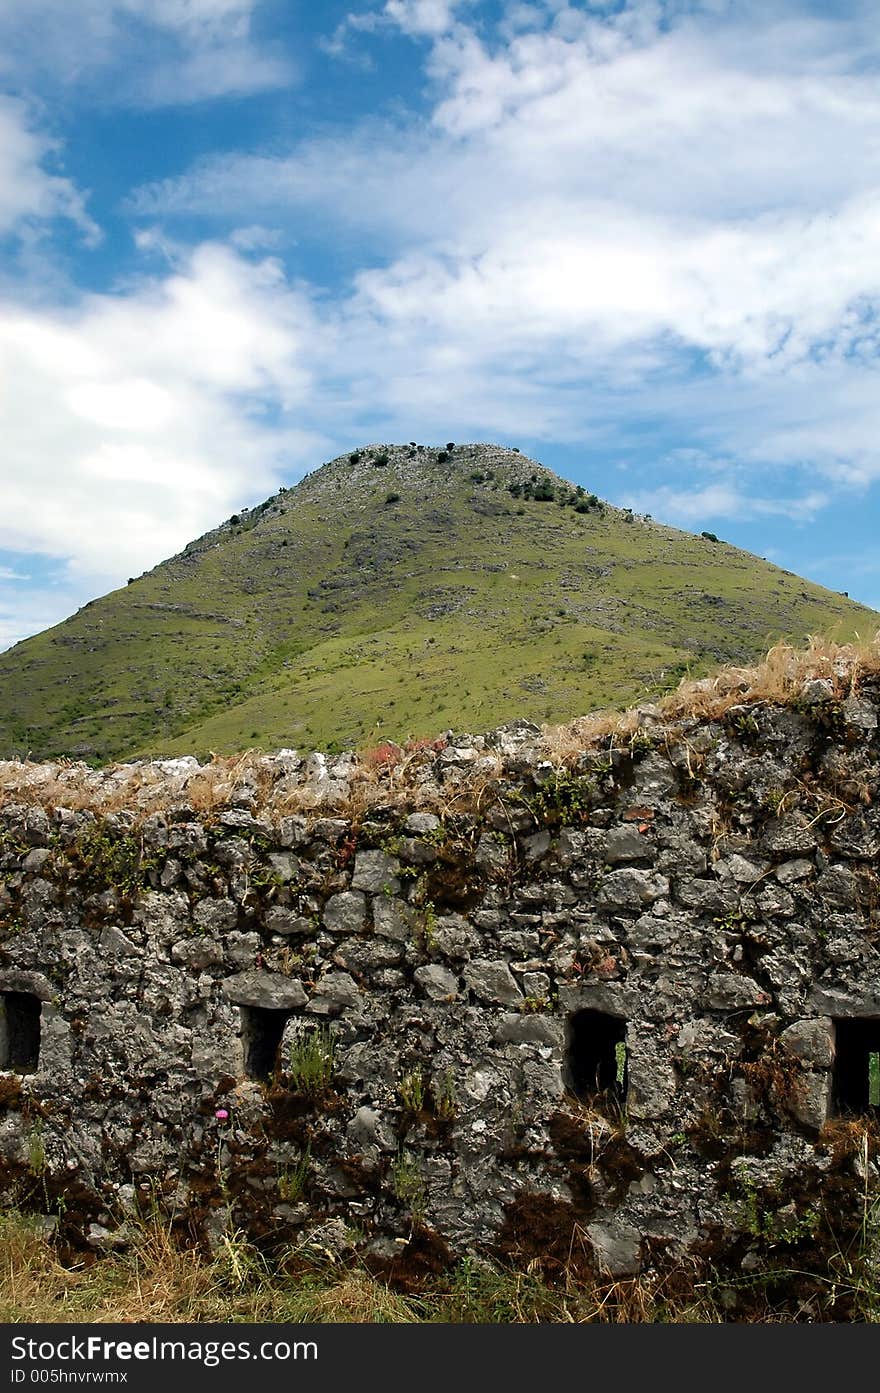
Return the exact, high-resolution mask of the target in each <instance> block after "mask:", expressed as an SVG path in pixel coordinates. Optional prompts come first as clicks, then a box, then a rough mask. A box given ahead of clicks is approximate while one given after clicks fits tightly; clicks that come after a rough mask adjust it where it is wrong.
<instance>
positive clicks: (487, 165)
mask: <svg viewBox="0 0 880 1393" xmlns="http://www.w3.org/2000/svg"><path fill="white" fill-rule="evenodd" d="M670 11H671V12H672V13H673V15H674V12H675V7H669V6H664V7H660V6H636V7H632V8H630V9H626V10H624V11H623V12H622V13H621V14H620V15H616V16H613V17H612V18H608V17H606V18H605V19H602V20H600V19H599V18H598V17H597V16H596V15H589V14H587V13H586V12H583V11H579V10H578V11H576V10H572V9H570V8H569V7H567V6H559V7H557V13H556V15H555V17H554V19H553V22H552V23H548V24H546V25H545V24H540V25H538V26H537V27H533V28H532V29H529V30H527V31H521V32H516V33H514V34H513V36H512V37H510V38H509V39H508V40H507V41H506V42H503V43H495V44H494V45H492V44H490V43H488V42H485V41H484V40H482V39H481V38H480V37H478V34H477V32H476V30H475V29H472V28H468V27H467V26H466V25H465V24H464V23H462V22H458V23H453V11H452V8H451V7H450V6H448V5H446V4H445V3H442V0H438V3H437V4H436V5H434V4H429V3H428V0H423V3H422V2H420V0H406V3H404V0H389V4H387V5H386V6H385V8H384V10H383V11H382V16H385V17H389V16H393V17H394V18H395V19H396V22H397V23H398V24H399V25H401V26H402V27H403V28H404V29H406V30H407V32H411V33H419V34H425V35H430V36H433V38H434V44H433V48H432V54H431V59H430V66H431V71H432V73H433V76H434V79H435V81H436V84H437V92H438V101H437V104H436V106H435V108H434V111H433V116H432V122H431V128H430V129H429V130H427V131H426V130H424V129H420V128H418V127H414V128H410V130H409V131H407V132H406V133H405V134H403V133H402V132H401V131H399V130H397V129H392V128H388V127H378V128H377V127H375V126H371V127H366V128H364V129H363V130H361V131H360V132H356V133H354V135H352V133H346V135H345V137H344V138H329V139H328V138H324V139H321V140H315V141H312V142H307V143H305V144H303V145H302V146H301V147H300V148H299V149H298V150H297V151H295V152H294V153H293V154H290V155H288V156H285V157H279V158H266V157H258V158H247V157H241V156H234V157H232V158H231V159H230V160H224V159H217V158H215V159H213V160H212V161H209V162H207V163H205V164H204V165H202V166H201V167H199V168H196V169H195V170H193V171H190V172H189V174H187V175H185V176H183V177H182V178H179V179H176V180H172V181H169V182H166V183H164V184H161V185H157V186H152V187H150V188H148V189H145V190H142V191H141V192H140V195H139V196H138V198H137V199H136V201H135V204H134V206H135V208H136V209H138V210H139V211H140V212H142V213H145V214H148V215H151V216H161V215H163V214H173V213H175V212H178V213H181V212H189V211H197V212H200V213H203V214H209V213H210V214H216V213H218V212H220V213H222V211H223V209H224V208H226V209H227V210H228V211H229V212H231V211H232V209H233V207H235V206H239V200H240V199H242V198H243V197H244V198H246V199H247V200H248V201H249V202H250V203H251V205H252V206H253V208H254V209H255V210H256V211H258V212H259V215H260V217H261V218H263V220H264V221H266V220H268V219H269V217H270V216H271V215H272V212H273V210H274V214H275V216H276V217H277V216H280V215H281V213H282V212H283V210H284V209H285V208H286V209H288V210H293V209H303V208H306V209H309V210H311V211H312V213H313V214H314V213H318V214H319V216H320V217H321V218H322V219H326V220H327V221H328V223H330V224H331V225H332V223H333V222H335V221H339V222H343V223H344V222H345V221H346V220H347V219H351V220H352V221H353V222H354V225H355V226H356V228H357V231H358V232H359V233H360V234H361V235H362V236H363V235H364V234H365V233H366V234H367V236H369V235H370V234H372V235H373V237H374V238H375V242H374V247H375V248H376V253H375V254H374V264H373V265H372V266H371V267H368V268H364V269H363V270H362V273H361V274H360V276H359V277H358V278H357V293H358V301H357V304H358V306H359V307H360V309H361V311H362V312H363V313H364V314H365V315H367V316H375V317H377V318H378V319H379V320H380V321H381V322H384V323H386V324H387V325H389V326H392V327H393V328H394V330H395V331H398V332H400V333H402V334H405V333H406V332H407V329H409V330H410V331H411V332H412V333H413V334H414V335H415V334H422V333H423V332H424V329H425V328H426V327H427V326H430V328H431V330H432V332H433V333H434V334H435V335H439V336H441V337H442V338H446V339H447V340H448V341H449V342H450V344H453V343H454V344H456V345H460V343H461V341H462V339H465V340H466V342H467V352H468V356H469V358H470V362H471V367H472V369H473V368H477V367H479V364H480V360H481V359H482V361H483V363H484V365H485V366H486V370H487V371H489V370H491V368H490V364H491V363H492V362H494V360H495V358H496V356H497V355H496V352H495V347H496V345H497V344H498V342H499V341H503V343H504V345H505V349H506V351H507V352H508V353H510V352H521V353H523V354H524V355H525V356H526V357H527V358H528V357H529V356H531V358H532V359H537V358H538V357H541V358H545V359H546V356H547V354H548V353H549V352H551V351H552V352H554V353H557V354H558V353H561V355H562V356H563V357H565V358H568V359H570V360H571V361H572V362H579V363H581V364H583V365H590V364H591V363H593V362H595V361H596V360H597V359H603V358H604V357H605V355H607V354H608V353H609V352H611V351H613V350H615V349H617V348H619V347H621V346H629V347H630V348H631V349H633V350H636V351H638V346H639V345H644V344H645V343H648V342H650V343H652V344H653V345H654V347H655V351H656V349H657V347H658V346H659V347H660V349H661V351H660V352H659V354H657V356H658V357H659V359H660V360H662V361H668V360H669V359H670V358H674V357H675V355H676V354H677V353H678V352H679V351H680V350H681V348H682V347H684V348H685V349H690V350H694V349H696V350H698V351H700V352H703V353H706V354H710V355H712V357H713V359H714V361H716V362H717V363H723V364H724V365H725V366H727V367H733V368H736V369H739V368H742V367H743V366H747V367H748V368H749V369H750V370H757V369H759V368H760V370H762V371H765V370H771V371H774V372H778V371H779V370H780V368H782V367H785V368H787V367H789V366H790V365H791V364H792V363H795V362H797V361H799V360H800V359H803V358H805V357H809V356H810V355H813V354H816V353H820V354H822V355H823V356H825V357H828V356H835V355H841V354H847V353H852V352H860V353H862V354H864V353H873V352H874V351H875V348H876V344H875V340H874V334H873V331H872V329H871V327H870V324H869V319H870V315H866V314H865V313H864V310H865V307H866V306H868V307H870V306H873V305H875V304H876V303H878V302H880V237H878V232H880V148H878V145H877V141H876V131H877V129H878V125H880V88H878V86H877V83H876V80H875V77H874V74H873V72H872V71H871V70H870V65H868V64H865V65H863V67H859V66H858V65H856V64H855V63H854V62H853V54H852V52H851V50H850V49H849V48H846V47H841V44H842V39H841V35H842V34H843V35H848V34H850V30H849V29H848V28H847V26H841V25H838V26H835V25H833V24H831V23H823V22H820V21H813V22H811V23H805V22H804V21H802V20H799V21H798V22H795V21H794V19H789V20H786V19H785V18H784V12H782V13H783V17H782V18H774V17H773V15H771V16H770V17H769V19H768V18H767V17H766V16H765V17H764V21H763V23H760V22H752V23H750V24H749V25H739V26H735V25H733V24H731V23H729V22H727V21H724V22H722V21H720V20H719V19H718V18H717V17H716V18H715V20H714V22H713V24H712V25H706V24H705V23H702V22H701V20H700V16H699V15H697V16H696V17H695V16H692V15H687V14H686V15H685V16H684V17H683V18H682V19H681V20H680V21H679V22H678V24H677V26H674V27H672V28H667V27H665V23H666V21H667V20H668V16H669V14H670ZM514 13H517V11H514ZM518 13H519V17H520V19H521V20H522V19H523V14H522V12H518ZM534 13H535V14H536V13H537V11H534ZM380 17H381V16H380ZM750 19H752V20H753V17H752V16H750ZM533 20H534V15H533ZM661 21H662V22H661ZM792 51H794V53H795V56H796V58H797V61H796V62H792ZM867 51H870V46H868V50H867ZM352 187H357V190H358V197H357V199H352V198H351V197H350V191H351V189H352ZM380 246H381V247H383V248H384V250H385V253H386V259H385V260H384V261H380V260H379V257H378V254H377V253H378V248H379V247H380Z"/></svg>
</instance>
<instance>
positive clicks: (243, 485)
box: [0, 244, 323, 634]
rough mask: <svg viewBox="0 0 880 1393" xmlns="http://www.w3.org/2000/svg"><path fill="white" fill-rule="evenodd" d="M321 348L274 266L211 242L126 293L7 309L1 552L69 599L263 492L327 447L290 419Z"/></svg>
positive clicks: (304, 301)
mask: <svg viewBox="0 0 880 1393" xmlns="http://www.w3.org/2000/svg"><path fill="white" fill-rule="evenodd" d="M316 337H317V331H316V329H315V326H314V323H313V313H312V309H311V306H310V304H309V301H308V298H307V297H306V296H305V295H304V294H303V293H302V292H301V291H299V290H297V289H296V288H295V287H291V286H290V285H288V284H287V282H286V281H285V279H284V276H283V273H282V271H281V269H280V267H279V266H278V264H277V263H276V262H275V261H273V260H271V259H267V260H263V261H260V262H257V263H253V262H250V261H247V260H245V259H243V258H242V257H241V256H239V255H237V254H235V253H234V252H232V251H231V250H229V249H228V248H223V247H220V246H216V245H212V244H205V245H202V246H200V247H199V248H197V249H196V250H195V252H193V253H192V254H191V255H190V256H189V257H188V258H187V259H186V260H185V261H184V262H183V263H182V264H181V265H179V266H178V267H175V268H173V269H171V270H170V271H169V272H168V273H167V274H165V275H164V276H161V277H155V278H153V279H151V280H148V281H144V282H143V283H141V284H140V285H138V286H137V287H135V288H133V289H131V290H130V291H129V292H128V293H125V294H117V295H91V296H87V297H83V298H82V299H81V300H80V301H79V303H77V304H76V305H75V306H73V307H71V308H68V309H66V310H64V311H56V312H50V311H47V310H35V309H32V308H22V307H21V306H14V305H9V304H7V305H0V380H2V382H3V393H2V397H0V428H2V433H3V440H4V450H3V460H2V465H0V473H2V477H3V498H4V508H3V511H2V514H0V548H7V549H9V550H10V551H12V550H14V551H16V552H17V553H19V554H20V555H22V556H26V554H27V553H28V552H33V553H36V554H39V555H40V556H43V557H46V556H49V557H55V558H57V559H58V560H59V561H63V562H65V563H66V567H67V570H66V575H65V577H64V579H65V585H64V586H63V587H62V592H61V596H60V598H59V602H60V603H62V604H63V602H64V600H65V599H67V598H69V595H70V593H71V590H70V586H71V584H74V583H75V584H78V585H79V586H80V587H85V591H93V589H94V588H97V587H99V586H103V587H104V588H106V586H107V585H108V584H119V583H120V581H121V580H124V579H125V577H126V576H127V575H129V574H137V573H139V572H140V571H141V570H142V569H144V568H146V567H148V566H150V565H153V564H155V562H156V561H157V560H158V559H159V558H161V557H163V556H167V555H170V554H172V553H173V552H175V551H176V550H178V549H179V548H180V547H181V546H183V545H184V543H185V542H187V541H188V540H190V539H191V538H192V537H194V536H197V535H198V534H199V533H200V532H202V531H204V530H206V529H207V528H209V527H212V526H215V525H216V523H217V522H218V521H219V520H220V519H221V518H223V517H225V516H228V515H229V514H230V513H231V512H232V511H234V510H235V508H237V507H240V506H242V504H243V503H244V502H245V501H257V500H259V499H261V498H263V497H265V496H266V495H268V494H269V493H271V492H272V491H273V490H274V488H276V487H277V485H278V481H279V478H280V473H281V470H282V468H284V469H285V470H293V471H294V472H295V471H296V466H297V463H298V462H299V463H300V464H301V465H305V464H306V463H309V464H310V463H312V462H313V459H314V454H315V452H316V451H317V450H318V449H319V448H320V446H321V444H322V443H323V441H322V440H321V438H320V436H318V435H317V434H310V433H309V432H308V431H307V430H305V429H303V428H302V427H301V426H300V425H299V424H297V425H296V426H292V425H291V424H290V420H291V417H290V415H287V416H285V414H284V413H293V412H295V411H296V409H297V407H299V406H300V405H301V403H302V401H303V399H304V398H305V396H306V395H307V394H308V392H309V387H310V375H309V370H308V368H307V367H305V366H304V361H305V358H306V354H305V351H304V350H305V346H306V344H308V343H313V342H314V340H315V338H316ZM51 602H52V601H51V596H49V595H48V592H47V593H46V594H44V595H43V599H42V606H43V609H44V610H45V609H48V608H49V607H50V603H51ZM62 612H63V610H62ZM55 617H56V618H57V617H60V613H59V612H56V616H55ZM20 633H21V630H19V634H20Z"/></svg>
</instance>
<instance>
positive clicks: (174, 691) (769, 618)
mask: <svg viewBox="0 0 880 1393" xmlns="http://www.w3.org/2000/svg"><path fill="white" fill-rule="evenodd" d="M878 624H880V615H877V614H876V613H875V612H874V611H872V610H868V609H866V608H864V607H863V606H861V605H857V604H854V603H853V602H852V601H850V600H848V599H846V598H845V597H843V596H841V595H837V594H834V593H832V592H830V591H827V590H823V589H822V588H821V587H819V586H816V585H812V584H810V583H809V582H806V581H804V580H801V579H799V578H798V577H797V576H794V575H792V574H790V573H789V572H786V571H781V570H779V569H778V568H777V567H775V566H772V565H770V564H768V563H767V562H765V561H761V560H760V559H759V558H757V557H754V556H751V555H749V554H748V553H746V552H743V551H739V550H738V549H737V548H735V547H732V546H729V545H727V544H726V543H724V542H719V541H713V540H711V539H709V538H708V537H706V536H703V537H695V536H692V535H691V534H689V533H685V532H679V531H676V530H675V529H673V528H669V527H663V526H660V525H659V524H657V523H654V522H651V521H649V520H647V519H644V518H641V517H639V516H633V515H632V514H629V513H626V512H623V511H621V510H619V509H616V508H612V507H610V506H608V505H605V504H603V503H601V501H600V500H599V499H597V498H595V496H594V495H592V494H590V493H588V492H586V491H584V490H580V491H578V490H576V489H575V488H574V486H573V485H570V484H567V483H565V481H563V480H560V479H559V478H557V477H556V476H555V475H553V474H551V473H550V472H549V471H548V470H545V469H544V468H543V467H542V466H540V465H538V464H536V463H535V462H534V461H532V460H529V459H527V458H526V457H525V456H523V455H520V454H518V453H517V452H515V451H511V450H505V449H501V448H499V447H495V446H482V445H465V446H456V447H454V448H453V449H452V450H447V449H446V448H440V449H437V448H432V449H427V448H425V449H422V448H416V447H411V446H388V445H376V446H370V447H367V448H366V449H364V450H362V451H356V452H354V453H353V454H352V455H351V456H342V457H340V459H338V460H334V461H332V462H331V463H330V464H326V465H324V466H323V467H322V468H321V469H318V470H316V471H315V473H313V474H311V475H309V476H308V477H307V478H306V479H304V480H303V481H302V483H300V484H298V485H297V486H296V488H294V489H290V490H283V491H281V492H280V493H279V494H278V495H276V496H275V497H273V498H272V499H269V500H268V501H267V502H266V503H265V504H263V505H262V506H261V507H260V508H257V509H253V510H252V511H250V512H244V513H242V514H241V515H237V516H234V517H233V518H231V519H230V520H229V521H228V522H226V523H224V524H223V525H222V526H221V527H218V528H217V529H215V530H214V531H212V532H210V533H208V534H206V536H205V537H202V538H200V539H199V540H198V541H196V542H193V543H191V544H190V546H188V547H187V548H186V549H185V550H184V552H182V553H181V554H180V555H179V556H176V557H173V558H171V560H169V561H165V562H163V563H162V564H161V565H160V566H157V567H156V568H155V569H154V570H152V571H150V572H148V573H147V574H146V575H144V576H141V577H140V578H139V579H136V580H133V581H132V582H130V583H129V585H128V586H126V587H124V588H123V589H121V590H117V591H114V592H113V593H111V594H110V595H106V596H104V597H103V598H102V599H99V600H95V601H93V602H91V603H90V604H89V605H86V606H85V607H84V608H83V609H82V610H80V611H79V612H78V613H77V614H76V615H74V616H73V617H72V618H71V619H68V620H66V621H65V622H64V623H63V624H59V625H57V626H56V627H55V628H53V629H50V630H47V631H46V632H45V633H43V634H39V635H37V636H36V637H34V638H31V639H27V640H26V641H25V642H23V643H20V644H18V645H16V647H15V648H13V649H10V650H9V651H8V652H7V653H4V654H2V655H0V757H5V756H9V755H10V754H25V753H27V752H30V753H31V754H32V755H33V756H34V757H36V758H45V757H48V756H52V755H71V754H77V755H86V756H88V757H94V758H97V759H110V758H123V757H131V756H133V755H137V754H147V753H149V754H156V753H169V752H170V753H175V752H184V751H186V752H195V753H203V752H206V751H208V750H213V751H216V752H217V753H231V752H233V751H235V750H239V749H243V748H246V747H250V746H263V747H266V748H269V747H273V746H275V747H277V746H281V745H293V746H300V747H325V748H326V747H328V746H331V747H334V746H344V745H363V744H364V743H367V742H370V741H373V740H378V739H380V738H396V739H405V738H408V737H416V738H417V737H422V736H432V735H434V734H436V733H437V732H438V731H441V730H443V729H445V728H446V727H449V726H454V727H456V728H458V729H468V728H469V729H486V728H488V727H490V726H492V725H495V724H498V723H500V722H502V721H504V720H507V719H509V718H512V717H514V716H529V717H531V718H532V719H534V720H539V721H541V720H553V721H562V720H565V719H567V718H569V717H572V716H575V715H577V714H580V713H582V712H584V711H587V710H589V709H591V708H595V707H599V706H605V705H620V704H622V703H626V702H628V701H632V700H635V699H638V698H639V697H641V696H643V695H644V694H645V693H653V692H659V691H662V690H666V689H668V688H670V687H672V686H674V685H675V683H676V682H677V680H678V678H679V677H680V676H682V675H683V674H684V673H685V672H687V671H689V672H690V673H691V674H692V675H694V676H696V675H699V674H700V673H702V672H704V671H706V670H707V669H708V668H709V667H711V666H713V665H715V664H717V663H719V662H722V661H734V662H743V661H747V660H750V659H754V658H755V657H757V656H759V655H760V654H761V653H763V652H764V651H765V650H766V649H767V648H768V647H769V646H770V644H771V643H773V642H774V641H775V640H776V639H778V638H781V637H786V638H789V639H791V640H793V641H795V642H801V641H803V639H804V638H805V636H806V635H807V634H809V633H817V632H823V633H833V634H834V635H835V636H836V637H838V638H840V639H848V638H850V637H852V636H853V635H854V634H855V633H856V632H858V633H860V634H862V635H863V636H866V635H869V634H873V632H874V631H875V629H876V628H877V627H878Z"/></svg>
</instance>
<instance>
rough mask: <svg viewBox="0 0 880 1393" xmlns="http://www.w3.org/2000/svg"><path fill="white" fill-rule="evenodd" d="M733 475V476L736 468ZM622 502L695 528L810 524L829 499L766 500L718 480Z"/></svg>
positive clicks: (654, 491) (650, 491) (638, 494)
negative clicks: (783, 521)
mask: <svg viewBox="0 0 880 1393" xmlns="http://www.w3.org/2000/svg"><path fill="white" fill-rule="evenodd" d="M732 472H733V473H734V474H735V473H736V470H735V467H734V469H733V470H732ZM622 501H623V505H624V506H626V507H630V508H634V509H636V511H637V512H640V513H650V514H652V516H656V517H659V518H662V519H663V521H664V522H675V523H681V524H682V525H683V526H685V527H694V526H698V525H700V524H702V523H704V522H714V521H716V520H720V519H724V520H726V521H735V522H748V521H751V520H753V519H755V518H768V517H779V518H787V519H789V520H791V521H798V522H812V520H813V519H814V518H815V517H816V515H817V513H819V512H821V510H822V509H823V508H824V507H826V506H827V504H828V501H829V496H828V494H827V493H822V492H818V491H816V490H813V491H812V492H810V493H807V494H803V495H800V496H793V497H782V498H776V497H774V498H767V497H760V496H758V495H755V494H749V493H747V492H745V491H744V490H743V489H742V488H741V487H739V486H738V485H737V483H736V482H735V481H734V480H723V481H722V480H719V481H717V482H714V483H711V484H704V485H703V486H702V487H700V486H699V485H698V483H697V481H696V480H695V481H694V483H693V484H692V485H691V486H690V487H684V488H676V487H675V486H673V485H663V486H662V487H661V488H657V489H640V490H638V491H636V492H635V493H630V494H626V495H625V496H624V498H623V500H622Z"/></svg>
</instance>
